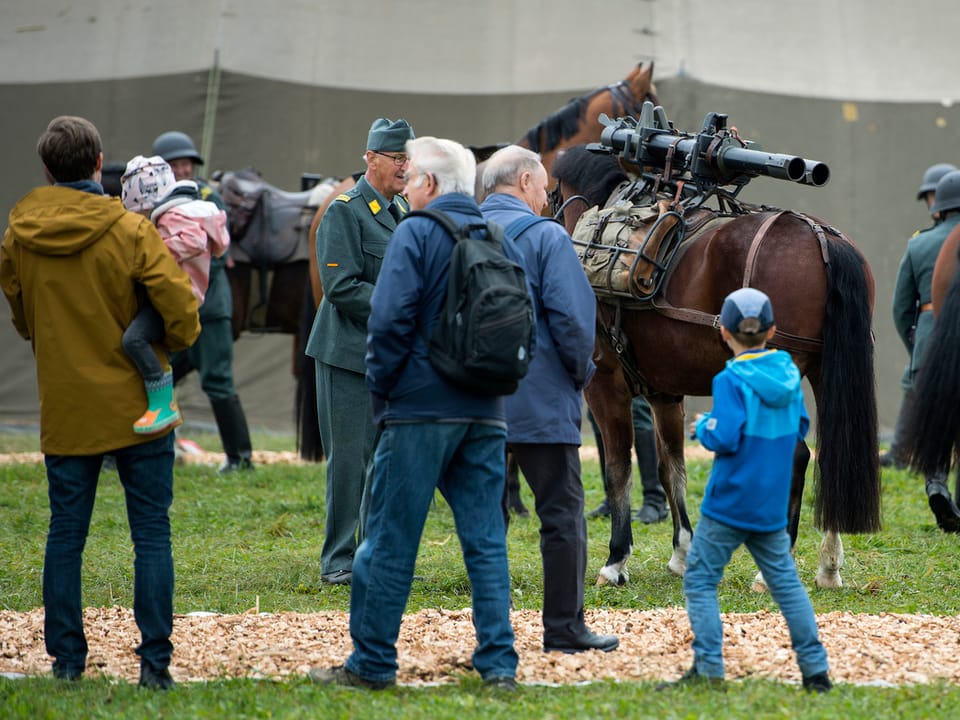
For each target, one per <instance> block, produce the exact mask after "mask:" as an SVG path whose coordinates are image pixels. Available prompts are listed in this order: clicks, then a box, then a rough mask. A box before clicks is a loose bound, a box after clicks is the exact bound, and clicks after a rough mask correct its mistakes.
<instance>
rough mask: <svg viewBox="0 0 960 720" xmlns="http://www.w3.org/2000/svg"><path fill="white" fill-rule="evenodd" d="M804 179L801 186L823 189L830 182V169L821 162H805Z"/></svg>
mask: <svg viewBox="0 0 960 720" xmlns="http://www.w3.org/2000/svg"><path fill="white" fill-rule="evenodd" d="M803 162H804V172H803V178H802V179H801V180H800V184H801V185H813V186H814V187H823V186H824V185H826V184H827V183H828V182H829V181H830V168H829V167H827V164H826V163H822V162H820V161H819V160H804V161H803Z"/></svg>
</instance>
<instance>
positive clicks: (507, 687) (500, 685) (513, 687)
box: [483, 675, 517, 692]
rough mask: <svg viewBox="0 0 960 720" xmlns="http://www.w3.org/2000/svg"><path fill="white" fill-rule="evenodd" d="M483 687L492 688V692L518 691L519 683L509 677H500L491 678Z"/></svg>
mask: <svg viewBox="0 0 960 720" xmlns="http://www.w3.org/2000/svg"><path fill="white" fill-rule="evenodd" d="M483 686H484V687H487V688H490V689H491V690H499V691H502V692H516V691H517V681H516V679H514V678H512V677H510V676H509V675H498V676H496V677H489V678H487V679H486V680H484V681H483Z"/></svg>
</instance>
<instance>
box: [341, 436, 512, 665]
mask: <svg viewBox="0 0 960 720" xmlns="http://www.w3.org/2000/svg"><path fill="white" fill-rule="evenodd" d="M505 436H506V432H505V431H504V429H503V428H499V427H495V426H492V425H483V424H479V423H469V422H443V423H434V422H417V423H396V424H393V423H391V424H388V425H387V426H386V428H385V429H384V431H383V434H382V435H381V437H380V442H379V444H378V445H377V449H376V453H375V458H374V478H373V487H372V489H371V494H370V515H369V518H368V525H367V534H366V537H365V538H364V540H363V542H362V543H361V544H360V547H359V548H358V549H357V554H356V557H355V558H354V561H353V582H352V585H351V589H350V636H351V638H353V647H354V650H353V653H352V654H351V655H350V657H349V659H348V660H347V668H348V669H349V670H350V671H352V672H354V673H356V674H357V675H360V676H361V677H363V678H366V679H368V680H373V681H386V680H392V679H393V678H395V677H396V674H397V648H396V644H397V636H398V635H399V633H400V622H401V620H402V619H403V611H404V609H405V608H406V605H407V598H408V597H409V595H410V584H411V582H412V581H413V571H414V566H415V564H416V559H417V551H418V549H419V545H420V536H421V534H422V533H423V525H424V523H425V522H426V518H427V512H428V511H429V509H430V503H431V501H432V499H433V496H434V491H435V490H436V489H439V490H440V492H441V494H442V495H443V497H444V498H445V499H446V501H447V503H449V505H450V509H451V510H452V511H453V517H454V521H455V522H456V528H457V536H458V537H459V538H460V546H461V549H462V550H463V559H464V563H465V564H466V567H467V574H468V576H469V577H470V585H471V588H472V592H473V624H474V627H475V628H476V635H477V647H476V650H475V651H474V654H473V667H474V669H475V670H476V671H477V672H478V673H480V676H481V677H482V678H484V679H489V678H493V677H501V676H508V677H513V676H514V675H515V674H516V670H517V653H516V651H515V650H514V646H513V627H512V626H511V624H510V571H509V569H508V567H507V544H506V537H505V535H506V533H505V531H504V526H503V515H502V514H501V511H500V499H501V497H502V496H503V488H504V478H505V468H504V438H505Z"/></svg>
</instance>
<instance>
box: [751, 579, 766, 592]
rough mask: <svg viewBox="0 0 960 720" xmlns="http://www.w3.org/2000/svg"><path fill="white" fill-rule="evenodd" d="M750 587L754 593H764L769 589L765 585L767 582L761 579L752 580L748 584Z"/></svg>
mask: <svg viewBox="0 0 960 720" xmlns="http://www.w3.org/2000/svg"><path fill="white" fill-rule="evenodd" d="M750 589H751V590H753V591H754V592H755V593H765V592H769V591H770V588H768V587H767V584H766V583H765V582H764V581H763V580H754V581H753V584H752V585H751V586H750Z"/></svg>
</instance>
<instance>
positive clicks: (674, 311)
mask: <svg viewBox="0 0 960 720" xmlns="http://www.w3.org/2000/svg"><path fill="white" fill-rule="evenodd" d="M788 213H789V214H790V215H793V216H794V217H797V218H800V219H801V220H803V221H804V222H806V223H807V225H809V226H810V229H811V230H812V231H813V233H814V235H816V237H817V241H818V242H819V244H820V255H821V257H822V258H823V262H824V265H828V264H829V262H830V254H829V248H828V245H827V243H828V241H827V237H826V234H825V233H824V228H823V226H822V225H820V224H819V223H817V222H815V221H814V220H813V219H812V218H810V217H808V216H806V215H803V214H800V213H794V212H791V211H786V210H781V211H779V212H775V213H773V214H772V215H770V217H768V218H767V219H766V220H764V221H763V223H762V224H761V225H760V227H759V228H758V229H757V232H756V234H755V235H754V236H753V240H751V242H750V249H749V250H748V251H747V260H746V263H745V264H744V271H743V285H742V286H743V287H750V283H751V281H752V279H753V273H754V269H755V268H756V264H757V257H758V255H759V252H760V246H761V245H762V244H763V241H764V238H765V237H766V235H767V232H768V231H769V230H770V228H771V227H772V226H773V224H774V223H775V222H776V221H777V220H778V219H779V218H780V217H781V216H782V215H785V214H788ZM828 230H829V231H830V232H831V233H833V234H835V235H837V236H838V237H839V238H840V239H842V240H844V241H845V242H847V243H851V241H850V239H849V238H847V237H846V236H845V235H844V234H843V233H842V232H840V231H839V230H836V229H835V228H833V227H829V226H828ZM851 244H852V243H851ZM651 304H652V305H653V307H654V309H655V310H656V311H657V312H658V313H660V314H661V315H664V316H665V317H668V318H672V319H674V320H680V321H682V322H689V323H695V324H697V325H707V326H709V327H712V328H714V329H715V330H719V329H720V316H719V315H714V314H712V313H707V312H703V311H701V310H694V309H691V308H678V307H675V306H674V305H672V304H671V303H670V302H669V301H668V300H667V299H666V298H665V297H663V296H660V297H655V298H654V299H653V300H652V302H651ZM931 309H932V306H931ZM922 310H923V307H921V311H922ZM770 344H771V345H774V346H776V347H781V348H783V349H785V350H796V351H797V352H822V350H823V340H821V339H820V338H810V337H803V336H800V335H793V334H792V333H787V332H784V331H782V330H780V329H779V328H778V329H777V331H776V332H775V333H774V336H773V339H772V340H771V341H770Z"/></svg>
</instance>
